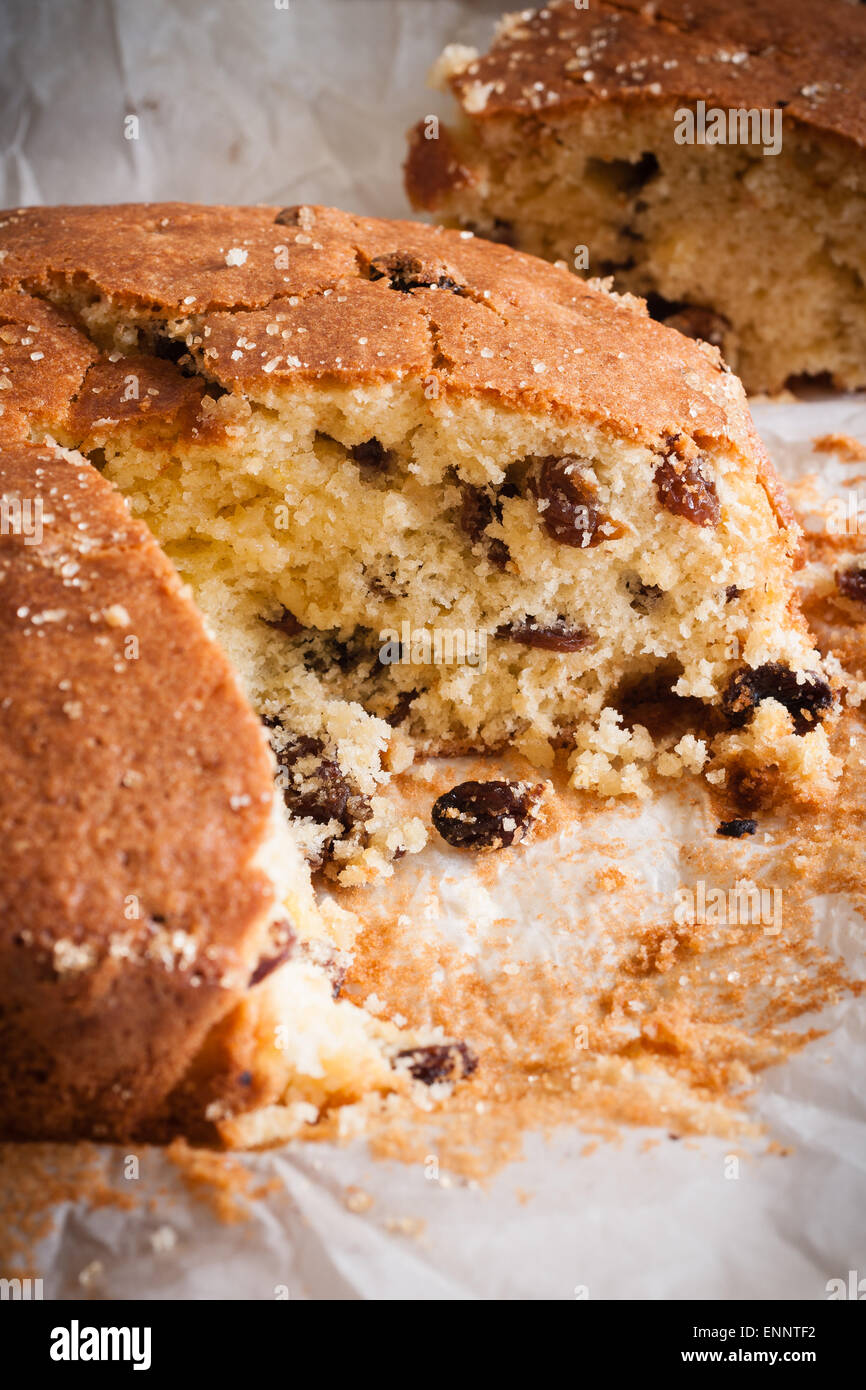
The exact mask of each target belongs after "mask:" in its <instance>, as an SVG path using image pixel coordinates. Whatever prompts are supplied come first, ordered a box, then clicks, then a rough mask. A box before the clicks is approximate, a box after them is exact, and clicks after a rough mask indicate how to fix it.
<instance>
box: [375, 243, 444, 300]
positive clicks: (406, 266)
mask: <svg viewBox="0 0 866 1390" xmlns="http://www.w3.org/2000/svg"><path fill="white" fill-rule="evenodd" d="M369 276H370V279H371V280H387V281H388V286H389V288H390V289H392V290H399V291H400V293H401V294H409V293H410V292H411V291H412V290H431V289H437V290H452V291H453V292H454V293H455V294H462V288H461V286H460V285H458V283H457V281H456V280H452V278H451V276H450V275H449V274H448V273H447V271H446V269H445V267H444V266H442V265H438V266H437V265H429V264H428V265H425V264H424V262H423V261H421V260H419V259H418V257H417V256H412V255H410V254H409V253H408V252H406V251H390V252H389V253H388V254H387V255H384V256H374V257H373V259H372V260H371V261H370V266H369Z"/></svg>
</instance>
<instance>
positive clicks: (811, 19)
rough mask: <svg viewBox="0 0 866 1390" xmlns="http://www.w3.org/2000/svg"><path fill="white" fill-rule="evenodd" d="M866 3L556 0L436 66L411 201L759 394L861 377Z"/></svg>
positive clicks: (411, 163)
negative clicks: (564, 271) (438, 111)
mask: <svg viewBox="0 0 866 1390" xmlns="http://www.w3.org/2000/svg"><path fill="white" fill-rule="evenodd" d="M864 70H866V9H864V7H863V5H857V4H851V3H848V0H827V3H826V4H823V5H813V4H811V3H810V0H731V3H729V4H724V5H719V4H716V3H713V2H712V0H657V3H652V4H644V3H643V0H592V3H591V4H590V5H584V6H577V5H575V4H573V3H572V0H554V3H551V4H550V5H547V6H545V8H544V9H539V10H537V11H532V10H522V11H518V12H517V13H514V14H509V15H506V16H505V17H504V18H503V20H502V21H501V24H500V26H499V29H498V32H497V34H496V37H495V39H494V42H493V45H492V47H491V48H490V50H489V51H488V52H487V53H485V54H482V55H479V54H478V53H477V52H475V51H474V50H473V49H469V48H465V47H463V46H460V45H452V46H451V47H450V48H449V49H446V51H445V53H444V54H443V55H442V57H441V59H440V60H439V62H438V64H437V65H436V68H435V69H434V82H435V83H436V84H437V85H441V86H444V87H446V88H450V90H451V92H453V94H454V96H455V97H456V99H457V102H458V106H459V116H458V120H457V122H456V123H455V124H454V126H453V128H451V129H449V128H448V127H447V126H444V125H443V126H440V125H439V122H438V120H437V119H436V118H435V117H428V118H427V119H426V120H422V121H420V122H419V124H418V126H417V127H416V128H415V130H414V131H413V132H412V135H411V137H410V152H409V156H408V161H407V165H406V182H407V189H408V193H409V197H410V199H411V201H412V204H413V206H414V207H415V208H418V209H427V210H430V211H433V212H435V213H436V214H437V216H439V217H444V218H446V219H448V220H451V221H452V222H456V223H458V224H459V225H462V226H465V227H471V228H473V229H475V230H476V231H478V232H480V233H481V234H482V235H485V236H492V237H495V238H496V239H499V240H507V241H509V242H510V244H512V245H514V246H518V247H520V248H521V249H522V250H525V251H530V252H533V253H535V254H537V255H542V256H546V257H548V258H550V259H551V260H557V259H561V260H564V261H566V262H567V264H568V265H569V266H570V267H574V268H575V269H577V270H579V271H581V272H583V273H589V274H593V275H613V276H614V277H615V286H616V287H617V288H620V289H624V290H628V291H631V292H633V293H636V294H640V295H644V296H646V297H647V298H648V302H649V304H650V307H651V310H652V312H653V314H654V315H655V316H656V317H658V318H660V319H663V320H664V321H666V322H669V323H671V324H672V325H673V326H674V327H676V328H678V329H680V331H682V332H686V333H688V334H690V335H691V336H693V337H698V338H701V339H704V340H706V341H708V342H711V343H714V344H716V345H717V346H720V347H721V348H722V350H723V352H724V355H725V357H726V359H727V361H728V362H729V363H730V365H731V366H732V368H733V369H734V370H735V371H736V372H738V373H739V375H740V376H741V378H742V380H743V382H744V383H745V385H746V387H747V389H748V390H750V391H774V390H777V389H779V388H780V387H782V386H783V385H784V384H785V382H786V381H787V380H788V379H789V378H791V377H800V376H804V375H806V376H816V377H822V376H824V375H825V374H826V375H827V376H829V377H830V378H832V381H833V382H834V383H835V384H836V385H837V386H839V387H846V388H850V387H859V386H863V385H866V237H864V235H863V230H862V229H863V224H864V220H866V150H864V146H866V93H864V86H863V72H864Z"/></svg>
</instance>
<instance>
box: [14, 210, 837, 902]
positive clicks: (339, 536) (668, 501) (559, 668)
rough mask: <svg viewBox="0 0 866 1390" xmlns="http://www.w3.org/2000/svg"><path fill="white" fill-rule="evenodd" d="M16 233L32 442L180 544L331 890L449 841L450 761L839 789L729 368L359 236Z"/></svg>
mask: <svg viewBox="0 0 866 1390" xmlns="http://www.w3.org/2000/svg"><path fill="white" fill-rule="evenodd" d="M0 238H2V245H3V250H4V253H5V254H4V256H3V259H2V262H0V276H2V286H3V289H2V296H0V313H2V314H3V315H4V320H5V325H6V326H5V327H3V328H2V329H0V346H2V348H3V352H4V355H5V357H6V359H7V364H6V365H7V370H6V373H5V379H6V381H7V382H8V383H9V386H8V388H7V389H6V390H5V391H4V392H3V393H2V394H0V406H2V409H3V412H4V414H3V416H2V417H0V425H2V421H3V420H4V419H5V421H6V427H7V428H26V431H27V432H28V433H29V435H30V436H31V437H33V438H36V439H47V438H52V439H55V440H58V441H60V443H61V444H62V445H64V446H65V447H68V448H74V449H77V450H81V451H82V452H83V454H84V455H85V456H86V457H87V458H88V459H89V460H90V461H91V464H92V466H93V468H94V469H96V470H98V471H99V472H100V473H101V475H102V478H103V479H104V480H105V482H106V483H110V484H111V485H113V486H114V487H115V488H116V489H117V490H118V491H119V492H120V493H122V494H124V496H125V497H126V498H127V499H128V502H129V505H130V508H131V509H132V511H133V513H134V514H135V515H136V516H137V517H139V518H141V519H142V520H144V521H145V522H146V523H147V525H148V527H149V528H150V531H151V532H152V534H153V535H154V536H155V537H156V538H157V539H158V541H159V542H160V544H161V546H162V547H163V549H164V552H165V554H166V555H167V556H168V557H169V558H170V559H171V561H172V562H173V564H174V565H175V567H176V569H177V570H178V572H179V574H180V575H181V577H182V578H183V579H184V580H186V581H187V582H188V583H189V584H190V585H191V587H192V591H193V593H194V596H195V600H196V603H197V604H198V606H199V608H200V610H201V611H202V612H203V614H204V615H205V616H206V618H207V621H208V623H209V625H210V629H211V631H212V632H213V634H214V635H215V636H216V638H217V640H218V642H219V643H220V645H221V647H222V649H223V651H224V652H225V653H226V654H227V656H228V658H229V659H230V661H231V663H232V665H233V667H234V669H235V671H236V672H237V673H238V676H239V679H240V681H241V684H242V687H243V689H244V691H245V692H246V694H247V696H248V698H249V699H250V700H251V702H252V704H253V706H254V707H255V708H256V710H257V711H258V713H259V715H260V717H261V718H262V720H263V724H264V727H265V728H266V729H267V731H268V735H269V738H270V741H271V745H272V749H273V751H274V754H275V757H276V760H277V763H278V766H279V774H278V778H277V781H278V786H279V789H280V791H281V793H282V800H283V802H284V803H285V805H286V808H287V810H288V812H289V815H290V817H291V820H292V824H293V825H294V827H295V830H296V833H298V834H299V835H300V837H301V840H302V842H303V844H304V846H305V850H306V853H307V855H308V857H309V859H310V861H311V862H312V863H313V864H314V865H315V866H324V867H325V869H326V870H328V871H330V872H331V873H332V874H335V875H336V876H337V877H339V879H340V881H341V882H343V883H346V884H350V885H357V884H362V883H364V882H366V881H368V880H369V879H370V878H371V877H374V876H376V875H378V874H383V873H384V874H387V873H389V872H391V863H392V860H393V859H394V858H395V857H399V856H400V855H401V854H402V853H405V852H407V851H408V852H411V851H413V850H416V849H417V848H419V847H420V845H421V844H422V843H423V841H424V838H425V835H426V833H427V830H426V827H424V826H422V825H421V824H420V823H419V822H418V821H416V820H413V819H412V818H411V817H409V818H407V817H406V816H405V815H403V814H401V813H398V812H397V811H396V810H395V809H394V807H393V805H392V802H391V799H390V798H389V795H388V782H389V780H390V778H391V777H392V776H393V775H394V773H395V772H397V771H399V770H400V769H402V768H405V767H407V766H408V765H409V763H410V762H411V761H412V759H413V757H414V756H416V755H417V754H436V753H444V752H452V753H453V752H459V751H470V750H479V751H484V750H490V751H492V750H496V749H500V748H502V747H503V746H505V745H509V744H510V745H512V746H514V747H516V748H517V749H518V750H519V751H520V752H522V753H523V754H525V755H526V756H527V757H528V758H529V759H531V760H532V762H534V763H535V764H536V765H537V766H538V767H539V768H540V769H541V770H542V772H543V771H544V770H546V769H549V768H550V767H551V766H552V763H553V760H554V756H555V752H556V750H557V749H558V748H563V747H564V748H566V749H567V750H568V754H567V756H568V765H569V771H570V776H571V780H572V783H573V785H574V786H575V787H577V788H581V789H587V790H594V791H596V792H599V793H601V794H603V795H605V796H607V795H611V794H613V795H617V794H623V793H637V794H643V795H645V794H647V793H648V791H649V790H650V788H651V786H652V785H653V783H654V781H656V782H658V780H659V779H662V784H663V779H666V778H678V777H681V776H683V775H687V774H689V775H690V774H699V773H700V774H705V775H706V776H707V777H708V778H709V779H710V781H711V782H712V783H713V784H714V785H716V786H717V787H728V788H730V789H731V791H732V793H736V794H737V795H739V794H740V793H741V792H742V794H743V796H745V795H746V793H747V792H748V793H749V794H751V791H753V790H754V786H755V784H756V783H758V782H759V783H760V785H761V795H766V794H769V793H771V792H772V791H773V789H774V787H775V788H777V789H781V790H784V791H785V792H787V793H793V794H796V795H798V796H800V797H803V798H805V799H809V798H814V797H820V796H824V795H826V794H828V793H829V792H830V790H831V789H832V785H833V779H834V777H835V776H836V775H837V772H838V766H837V763H836V761H835V759H834V758H833V757H832V755H831V753H830V750H829V745H828V740H827V734H826V730H825V723H826V720H827V718H828V717H831V716H832V710H833V693H832V690H831V685H830V682H829V680H828V678H827V675H826V673H825V672H824V671H823V670H822V667H821V661H820V658H819V655H818V653H817V652H816V650H815V649H814V647H813V644H812V641H811V639H810V636H809V633H808V631H807V629H806V626H805V624H804V622H803V620H802V618H801V617H800V615H799V612H798V608H797V603H796V599H795V596H794V589H793V583H792V568H791V566H792V553H793V550H794V548H795V546H796V542H797V530H796V527H795V525H794V523H793V520H792V518H791V516H790V514H789V512H788V511H787V508H786V505H785V503H784V499H783V497H782V495H781V492H780V489H779V486H778V483H777V481H776V479H775V477H774V475H773V473H772V470H771V468H770V466H769V463H768V461H767V459H766V457H765V455H764V452H763V450H762V447H761V445H760V442H759V440H758V438H757V436H756V434H755V431H754V428H753V426H752V423H751V420H750V417H749V414H748V410H747V407H746V404H745V399H744V395H743V391H742V388H741V386H740V384H739V382H738V381H737V379H736V378H735V377H734V376H733V375H732V374H731V373H730V371H729V370H728V369H727V368H726V367H725V365H724V364H723V362H722V360H721V358H720V356H719V353H718V351H717V350H716V349H715V348H713V347H711V346H708V345H706V344H696V343H694V342H691V341H690V340H688V339H687V338H684V337H683V336H682V335H680V334H678V333H676V332H674V331H672V330H670V329H667V328H665V327H662V326H661V325H659V324H658V323H655V322H653V321H652V319H650V318H649V317H648V315H647V313H646V309H645V306H644V304H643V303H642V302H641V301H639V300H638V299H635V298H631V297H629V296H625V297H620V296H618V295H616V294H614V293H611V292H610V291H609V290H608V289H607V288H605V286H603V285H599V284H589V283H587V282H584V281H582V280H581V279H579V278H577V277H576V276H574V275H572V274H570V273H568V272H567V271H565V270H563V269H561V268H557V267H555V266H552V265H549V264H547V263H545V262H544V261H541V260H538V259H535V258H533V257H529V256H526V255H522V254H519V253H517V252H515V251H513V250H511V249H510V248H508V247H505V246H502V245H496V244H491V243H489V242H485V241H482V240H480V239H478V238H475V237H473V236H472V235H471V234H470V233H469V232H462V233H461V232H457V231H445V230H442V229H437V228H430V227H425V226H421V225H418V224H414V223H408V222H388V221H377V220H374V219H366V218H360V217H353V216H350V215H348V214H346V213H342V212H337V211H334V210H332V209H327V208H312V207H296V208H286V209H282V210H280V209H276V208H204V207H191V206H185V205H171V204H167V205H152V206H145V207H137V206H125V207H123V206H122V207H110V208H54V209H31V210H21V211H19V212H16V213H12V214H9V215H7V216H6V217H5V218H4V219H3V225H2V226H0ZM22 422H23V423H22ZM659 697H660V698H661V703H662V704H663V705H664V707H665V708H664V710H663V715H664V717H662V718H659V717H656V716H657V715H658V706H659V703H660V699H659ZM648 705H650V706H652V707H653V710H654V715H653V718H652V719H650V718H646V717H643V712H644V711H645V709H646V708H647V706H648ZM750 789H751V790H750ZM533 796H534V793H533ZM527 804H528V803H527ZM440 824H441V825H445V824H446V820H445V819H443V818H441V817H440ZM508 833H510V830H509V831H508ZM494 838H497V837H495V836H494ZM498 839H499V840H500V841H501V842H504V840H503V839H502V837H501V836H499V837H498Z"/></svg>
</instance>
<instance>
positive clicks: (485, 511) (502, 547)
mask: <svg viewBox="0 0 866 1390" xmlns="http://www.w3.org/2000/svg"><path fill="white" fill-rule="evenodd" d="M516 490H517V489H516V488H515V489H513V491H514V492H516ZM503 495H505V493H504V489H503V491H502V492H501V493H500V494H499V495H497V496H496V497H492V496H491V494H490V493H489V492H488V491H487V489H486V488H483V487H472V486H471V485H470V484H469V483H464V484H463V486H462V496H463V503H462V506H461V508H460V525H461V528H462V529H463V530H464V531H465V532H466V534H467V536H469V538H470V539H471V540H472V541H474V542H475V543H476V544H480V545H483V546H484V550H485V553H486V555H487V558H488V560H489V561H490V563H491V564H493V565H496V566H497V568H498V569H505V566H506V565H507V564H508V561H509V560H510V559H511V552H510V550H509V549H508V546H507V545H506V544H505V541H503V540H500V539H499V537H498V536H488V535H487V527H488V526H490V525H491V524H492V523H493V522H497V521H501V520H502V503H501V500H500V498H501V496H503Z"/></svg>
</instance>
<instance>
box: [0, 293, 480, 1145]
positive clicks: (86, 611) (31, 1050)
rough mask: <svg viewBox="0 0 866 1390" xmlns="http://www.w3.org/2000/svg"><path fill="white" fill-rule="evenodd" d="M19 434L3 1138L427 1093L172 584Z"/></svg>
mask: <svg viewBox="0 0 866 1390" xmlns="http://www.w3.org/2000/svg"><path fill="white" fill-rule="evenodd" d="M32 317H33V318H34V319H35V318H36V317H38V315H36V314H34V315H32ZM24 346H29V345H27V344H25V345H24ZM57 366H58V368H59V369H60V370H61V371H62V364H61V363H60V362H58V364H57ZM34 406H35V397H34ZM18 433H20V431H19V430H18V429H17V428H16V427H15V421H14V417H12V416H10V415H8V414H7V415H5V416H4V417H3V431H2V434H0V509H2V511H0V515H2V519H3V525H2V526H0V673H2V691H0V836H2V849H0V862H2V872H0V1136H2V1137H3V1138H4V1139H9V1138H13V1139H34V1138H38V1139H81V1138H92V1139H113V1140H127V1141H129V1140H134V1139H139V1140H140V1139H159V1138H168V1137H170V1136H171V1135H175V1134H178V1133H182V1134H185V1135H186V1136H188V1137H190V1138H196V1139H208V1138H209V1139H215V1138H222V1139H223V1140H224V1141H227V1142H232V1143H237V1144H253V1143H256V1144H258V1143H263V1142H270V1141H272V1140H274V1139H276V1138H285V1137H287V1136H288V1135H290V1134H292V1133H294V1132H296V1131H298V1130H300V1129H302V1128H303V1126H304V1125H305V1124H307V1123H311V1122H313V1121H315V1120H316V1119H317V1118H318V1116H319V1114H320V1113H321V1112H322V1111H324V1110H326V1109H328V1108H329V1107H331V1106H333V1105H336V1104H340V1103H345V1102H349V1101H352V1100H357V1099H358V1098H360V1097H361V1096H362V1095H364V1094H366V1093H367V1092H368V1091H375V1090H377V1089H381V1090H392V1089H398V1088H400V1087H401V1086H402V1087H403V1088H405V1086H406V1085H407V1084H411V1081H412V1073H411V1068H409V1070H408V1071H407V1068H406V1066H405V1064H403V1063H401V1060H400V1059H401V1054H402V1055H403V1056H405V1055H406V1053H407V1050H408V1052H409V1054H410V1055H411V1050H412V1049H413V1048H414V1047H416V1046H417V1044H418V1040H417V1038H415V1037H414V1036H412V1035H401V1034H400V1033H399V1032H398V1030H397V1029H395V1028H393V1027H391V1026H389V1025H388V1024H387V1023H384V1022H378V1021H377V1020H375V1019H374V1018H373V1017H372V1016H371V1015H370V1014H368V1013H366V1012H365V1011H364V1010H363V1009H361V1008H358V1007H356V1006H355V1005H353V1004H351V1003H349V1002H347V1001H343V1000H340V1001H337V1000H336V999H335V997H334V985H335V983H337V984H338V983H339V981H338V980H337V981H335V978H334V968H335V967H336V966H337V965H338V963H339V959H340V951H341V948H349V947H350V946H351V940H352V919H351V918H350V916H349V914H348V913H340V912H339V911H338V912H332V913H331V914H325V913H324V912H323V911H322V910H320V909H319V908H318V907H317V905H316V900H315V897H314V895H313V890H312V885H311V881H310V872H309V869H308V867H307V865H306V864H305V863H304V859H303V856H302V854H301V851H300V848H299V846H298V844H297V842H296V839H295V836H294V835H293V833H292V832H291V829H290V827H289V825H288V823H287V822H286V821H285V818H284V817H283V816H282V814H281V813H280V812H279V811H278V810H277V807H276V804H275V796H274V765H273V759H272V756H271V753H270V751H269V749H268V745H267V740H266V738H265V736H264V732H263V729H262V726H261V723H260V722H259V720H258V719H257V718H256V716H255V715H254V714H253V712H252V710H251V709H250V707H249V704H248V703H247V700H246V698H245V696H244V694H243V693H242V691H241V689H240V687H239V685H238V683H237V680H236V677H235V675H234V673H233V671H232V669H231V667H230V665H229V663H228V661H227V660H226V658H225V656H224V655H223V653H222V652H221V651H220V650H219V649H218V648H217V647H216V646H215V644H214V643H213V641H212V640H211V639H210V638H209V637H208V636H207V634H206V633H205V631H204V628H203V624H202V620H201V616H200V614H199V613H198V612H197V611H196V609H195V607H194V606H193V604H192V603H191V601H190V599H189V597H188V596H187V595H186V594H185V593H184V592H183V590H182V586H181V583H180V581H179V579H178V577H177V574H176V573H175V571H174V569H173V567H172V566H171V564H170V563H169V561H168V560H167V559H166V558H165V556H164V555H162V554H161V552H160V550H159V548H158V546H157V545H156V542H155V541H154V540H153V538H152V537H151V536H150V535H149V534H148V532H147V531H146V529H145V527H144V526H142V524H141V523H140V522H137V521H134V520H132V518H131V517H130V516H129V513H128V510H127V508H126V506H125V504H124V502H123V499H122V498H121V496H120V494H119V493H118V492H117V491H116V490H115V489H113V488H112V487H111V486H110V484H109V483H107V482H106V481H105V480H104V479H103V478H101V477H100V475H99V473H98V472H97V471H96V469H95V468H93V466H92V465H91V464H89V463H88V462H87V461H86V460H84V459H83V458H80V457H76V456H74V455H70V454H67V453H65V452H61V451H59V450H58V449H56V448H48V447H44V446H40V445H36V444H34V443H31V442H28V441H26V440H21V439H20V438H19V439H16V438H15V437H14V436H15V435H16V434H18ZM437 1042H438V1043H439V1044H440V1046H441V1040H437ZM461 1055H462V1054H461Z"/></svg>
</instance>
